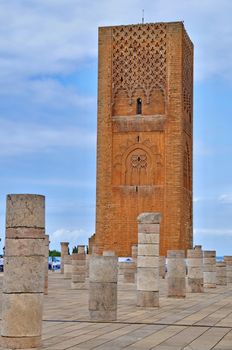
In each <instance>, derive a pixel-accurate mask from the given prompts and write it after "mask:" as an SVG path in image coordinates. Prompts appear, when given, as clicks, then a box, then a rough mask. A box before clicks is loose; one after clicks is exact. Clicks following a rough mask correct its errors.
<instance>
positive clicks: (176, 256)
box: [167, 250, 186, 298]
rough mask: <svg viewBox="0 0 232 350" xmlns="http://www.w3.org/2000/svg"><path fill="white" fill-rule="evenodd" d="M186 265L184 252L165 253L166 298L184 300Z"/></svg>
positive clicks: (169, 251)
mask: <svg viewBox="0 0 232 350" xmlns="http://www.w3.org/2000/svg"><path fill="white" fill-rule="evenodd" d="M185 277H186V265H185V252H184V250H168V251H167V281H168V296H169V297H173V298H185V296H186V282H185V281H186V279H185Z"/></svg>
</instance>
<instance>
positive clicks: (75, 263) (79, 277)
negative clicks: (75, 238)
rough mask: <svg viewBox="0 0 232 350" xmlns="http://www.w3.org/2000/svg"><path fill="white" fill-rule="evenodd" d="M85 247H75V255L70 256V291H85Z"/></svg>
mask: <svg viewBox="0 0 232 350" xmlns="http://www.w3.org/2000/svg"><path fill="white" fill-rule="evenodd" d="M85 278H86V255H85V246H77V253H74V254H72V282H71V288H72V289H86V285H85Z"/></svg>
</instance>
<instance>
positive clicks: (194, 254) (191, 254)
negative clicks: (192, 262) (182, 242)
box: [187, 249, 203, 259]
mask: <svg viewBox="0 0 232 350" xmlns="http://www.w3.org/2000/svg"><path fill="white" fill-rule="evenodd" d="M187 258H191V259H192V258H194V259H196V258H203V251H202V250H201V249H188V250H187Z"/></svg>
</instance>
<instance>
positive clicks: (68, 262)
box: [64, 255, 72, 280]
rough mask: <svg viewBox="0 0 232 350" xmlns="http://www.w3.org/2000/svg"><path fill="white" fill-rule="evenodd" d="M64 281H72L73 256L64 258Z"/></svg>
mask: <svg viewBox="0 0 232 350" xmlns="http://www.w3.org/2000/svg"><path fill="white" fill-rule="evenodd" d="M64 279H66V280H71V279H72V256H71V255H65V256H64Z"/></svg>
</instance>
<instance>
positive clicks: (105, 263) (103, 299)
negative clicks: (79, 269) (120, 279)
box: [89, 254, 118, 321]
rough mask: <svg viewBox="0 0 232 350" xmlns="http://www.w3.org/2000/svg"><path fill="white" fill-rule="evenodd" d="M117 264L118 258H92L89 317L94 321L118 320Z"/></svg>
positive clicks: (93, 256)
mask: <svg viewBox="0 0 232 350" xmlns="http://www.w3.org/2000/svg"><path fill="white" fill-rule="evenodd" d="M117 262H118V258H117V257H116V256H111V255H110V256H106V255H105V254H104V256H95V255H92V256H90V259H89V316H90V319H91V320H93V321H115V320H116V319H117V274H118V269H117Z"/></svg>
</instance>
